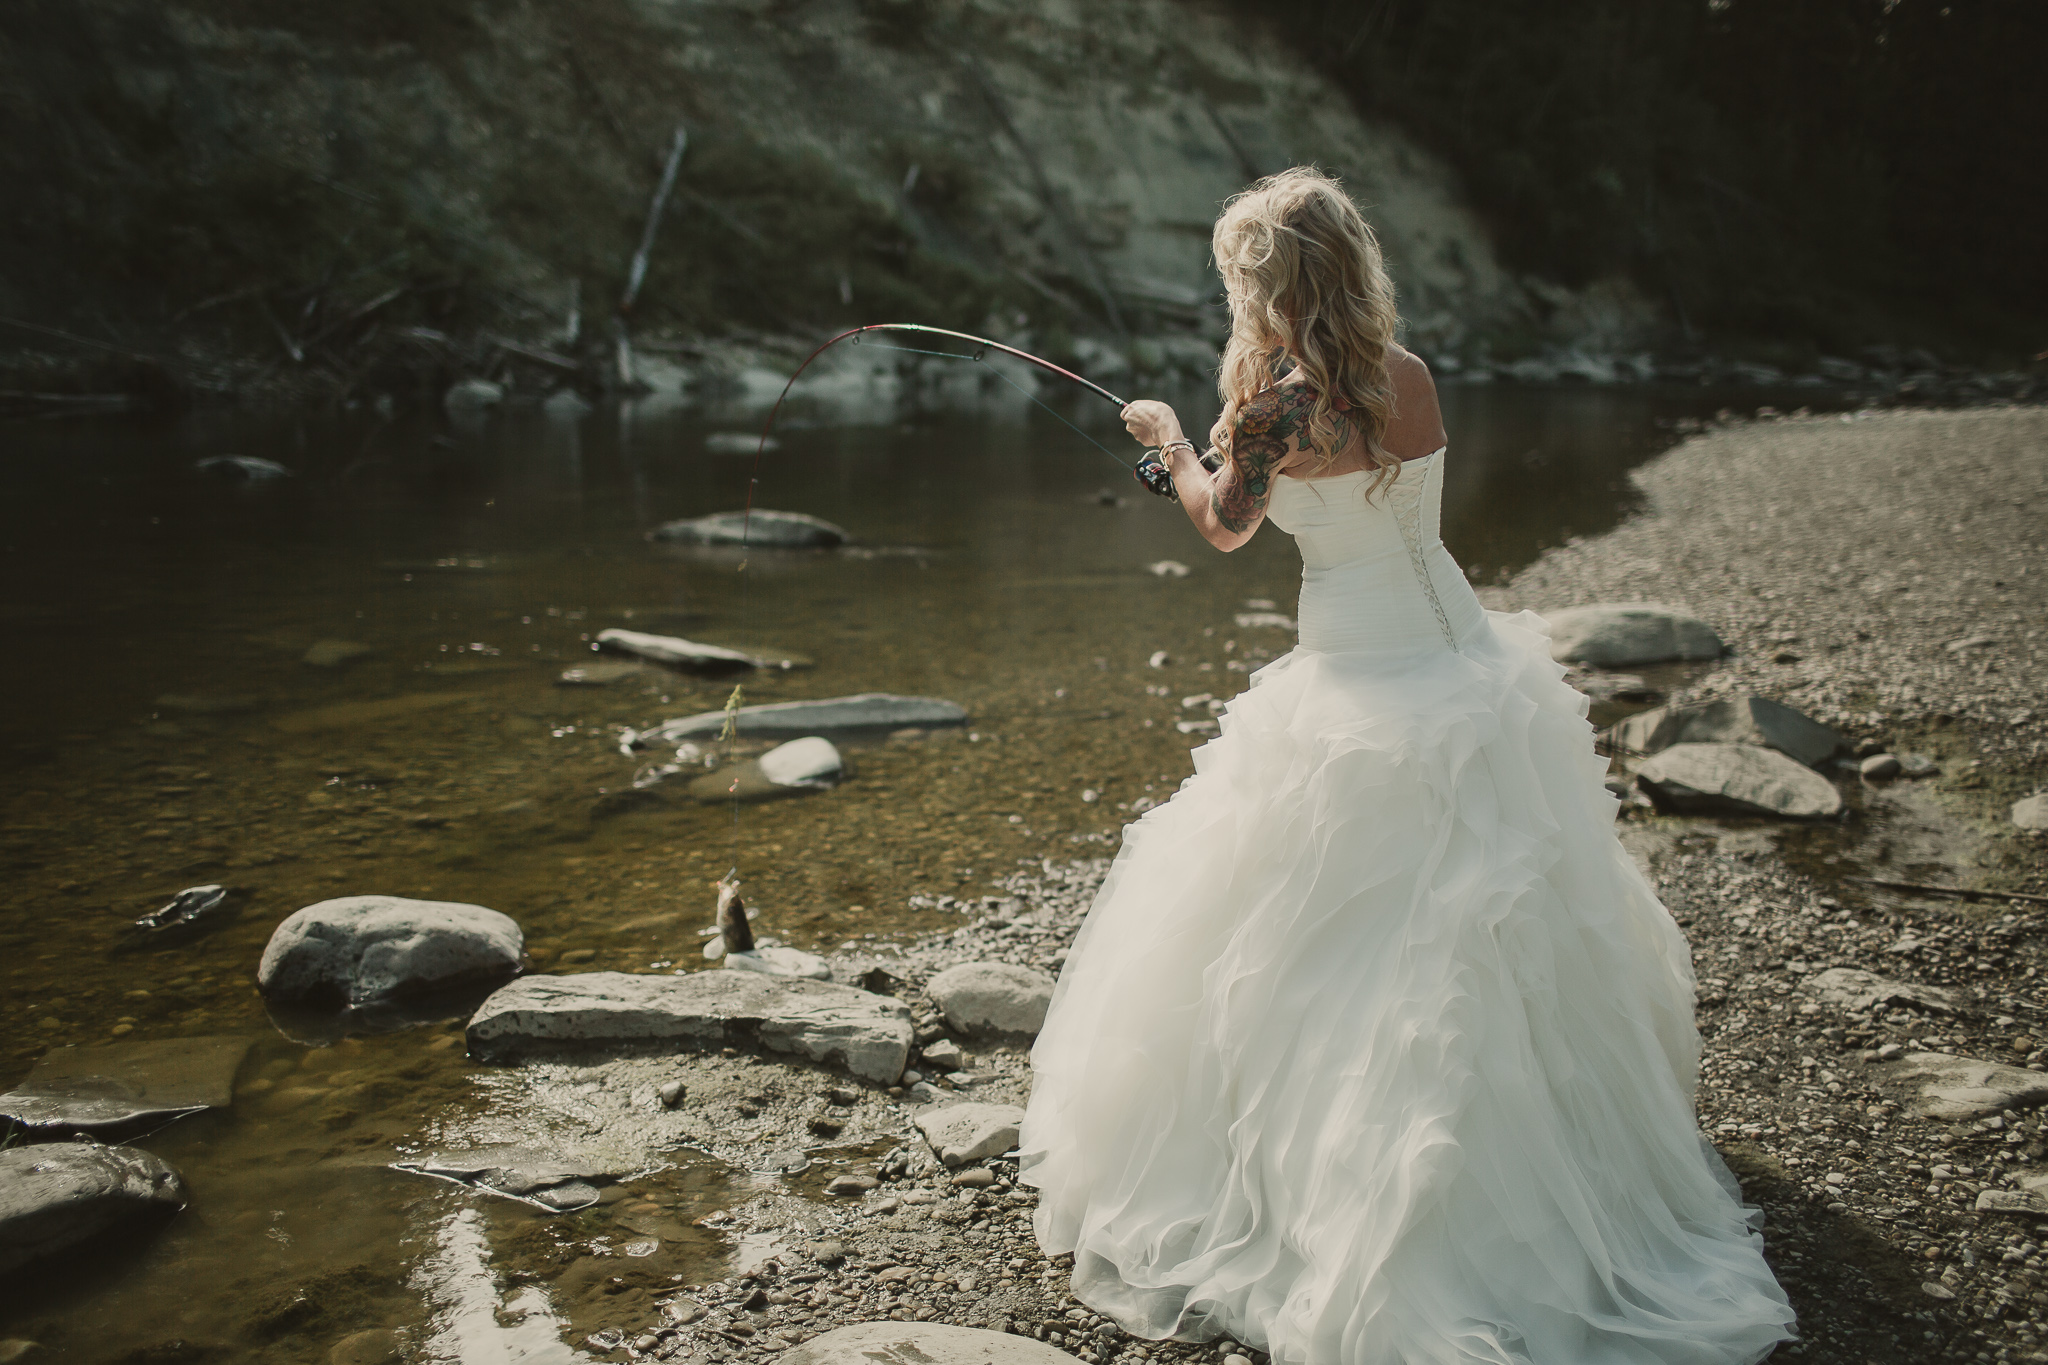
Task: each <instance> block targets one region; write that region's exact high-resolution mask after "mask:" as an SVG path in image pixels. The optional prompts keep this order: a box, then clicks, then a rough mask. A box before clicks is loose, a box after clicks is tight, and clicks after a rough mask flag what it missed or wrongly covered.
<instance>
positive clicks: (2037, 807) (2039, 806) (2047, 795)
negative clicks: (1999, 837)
mask: <svg viewBox="0 0 2048 1365" xmlns="http://www.w3.org/2000/svg"><path fill="white" fill-rule="evenodd" d="M2012 822H2013V823H2014V824H2015V825H2018V826H2019V827H2020V828H2021V829H2034V830H2040V829H2048V792H2041V793H2038V794H2037V795H2034V796H2029V797H2028V798H2026V799H2025V800H2024V801H2015V802H2013V803H2012Z"/></svg>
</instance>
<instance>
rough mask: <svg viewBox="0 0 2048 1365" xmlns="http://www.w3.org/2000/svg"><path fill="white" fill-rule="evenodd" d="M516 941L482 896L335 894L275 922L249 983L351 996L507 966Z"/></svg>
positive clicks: (483, 974)
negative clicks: (479, 901) (473, 899)
mask: <svg viewBox="0 0 2048 1365" xmlns="http://www.w3.org/2000/svg"><path fill="white" fill-rule="evenodd" d="M525 950H526V944H525V938H524V936H523V935H522V934H521V933H520V931H519V926H518V924H516V923H514V922H513V920H512V918H511V917H510V916H508V915H501V914H499V913H498V912H497V911H496V910H487V909H485V908H484V907H483V906H481V905H465V904H462V903H461V902H458V901H423V900H412V899H409V898H407V897H404V896H343V897H340V898H339V899H336V900H327V901H320V902H319V903H317V904H315V905H309V906H307V907H306V908H305V909H303V910H300V911H298V912H296V913H295V914H292V915H290V916H288V917H287V918H286V919H285V921H284V923H282V924H280V925H278V926H277V929H276V931H275V932H274V933H272V934H271V936H270V944H269V946H268V947H266V948H264V950H263V961H262V963H261V965H259V966H258V967H257V969H256V984H257V985H258V986H259V987H260V988H261V989H262V991H263V993H264V994H265V995H268V996H271V997H273V998H276V999H281V1000H303V1001H308V1002H334V1003H342V1004H348V1005H358V1004H363V1003H366V1002H369V1001H374V1000H379V999H382V998H384V997H387V996H397V995H407V994H416V993H419V992H423V991H430V990H438V989H442V988H445V987H449V986H457V985H462V984H465V983H468V982H476V981H487V980H490V979H491V978H493V977H501V976H509V975H511V974H512V973H514V972H516V971H518V970H519V965H520V959H521V957H522V955H523V954H524V952H525Z"/></svg>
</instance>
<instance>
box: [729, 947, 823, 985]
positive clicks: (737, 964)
mask: <svg viewBox="0 0 2048 1365" xmlns="http://www.w3.org/2000/svg"><path fill="white" fill-rule="evenodd" d="M720 960H721V962H722V963H723V964H724V965H725V966H727V967H729V968H731V969H732V970H733V971H736V972H759V973H761V974H762V975H763V976H800V977H803V978H805V979H807V980H810V981H830V980H831V979H832V964H831V963H829V962H827V961H826V960H825V959H824V958H822V957H819V956H818V955H817V954H816V953H806V952H800V951H798V950H797V949H795V948H754V949H752V950H750V951H748V952H744V953H726V954H724V955H723V957H722V958H721V959H720Z"/></svg>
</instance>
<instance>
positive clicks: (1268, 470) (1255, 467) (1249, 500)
mask: <svg viewBox="0 0 2048 1365" xmlns="http://www.w3.org/2000/svg"><path fill="white" fill-rule="evenodd" d="M1314 403H1315V395H1314V394H1313V393H1311V392H1309V389H1308V387H1307V386H1306V385H1304V384H1286V385H1278V386H1275V387H1273V388H1270V389H1267V390H1266V391H1265V392H1264V393H1261V394H1259V395H1257V396H1256V397H1254V398H1253V399H1252V400H1251V401H1250V402H1249V403H1246V404H1245V405H1244V406H1243V407H1242V408H1240V409H1238V413H1237V429H1236V431H1235V432H1234V433H1233V434H1232V436H1231V439H1230V462H1229V463H1228V464H1226V465H1225V466H1224V467H1223V471H1222V473H1220V474H1219V475H1218V476H1217V478H1216V483H1215V489H1214V491H1213V492H1211V493H1210V495H1209V508H1210V510H1211V511H1213V512H1214V513H1215V514H1216V520H1217V521H1218V522H1220V523H1221V524H1222V526H1223V529H1224V530H1226V531H1229V532H1232V533H1233V534H1238V533H1242V532H1244V531H1248V530H1250V529H1251V528H1252V526H1253V525H1254V524H1255V523H1256V522H1257V521H1258V519H1259V517H1260V515H1261V514H1262V513H1264V512H1265V510H1266V504H1267V502H1269V501H1270V500H1271V499H1272V496H1273V480H1274V479H1275V478H1276V477H1278V476H1279V472H1280V466H1281V465H1283V464H1285V463H1286V462H1287V457H1288V456H1289V455H1290V454H1292V453H1293V451H1294V450H1295V449H1297V448H1306V447H1307V445H1308V418H1309V410H1310V408H1311V407H1312V406H1313V405H1314ZM1336 416H1337V421H1338V423H1339V434H1340V436H1342V437H1348V436H1349V432H1348V431H1347V430H1346V429H1345V425H1346V423H1347V419H1346V418H1345V417H1344V416H1343V415H1342V414H1341V413H1340V414H1336Z"/></svg>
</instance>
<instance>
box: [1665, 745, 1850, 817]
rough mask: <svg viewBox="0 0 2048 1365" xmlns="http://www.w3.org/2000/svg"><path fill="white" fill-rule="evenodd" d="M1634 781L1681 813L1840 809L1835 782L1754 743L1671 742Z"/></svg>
mask: <svg viewBox="0 0 2048 1365" xmlns="http://www.w3.org/2000/svg"><path fill="white" fill-rule="evenodd" d="M1636 785H1637V786H1638V787H1640V788H1642V789H1643V791H1644V792H1646V793H1648V795H1649V797H1650V799H1651V800H1652V801H1654V802H1656V803H1657V804H1658V805H1659V806H1662V807H1665V808H1667V809H1670V810H1675V811H1678V812H1681V813H1700V814H1716V813H1720V814H1731V815H1767V816H1776V817H1778V818H1781V819H1789V820H1824V819H1828V818H1830V817H1832V816H1835V815H1839V814H1840V813H1841V811H1842V794H1841V793H1840V792H1838V791H1836V790H1835V784H1834V783H1832V782H1830V781H1828V780H1827V779H1826V778H1825V777H1822V776H1821V775H1820V774H1819V773H1817V772H1815V771H1814V770H1813V769H1811V768H1809V767H1807V766H1806V765H1805V764H1804V763H1801V762H1800V761H1799V760H1798V759H1796V758H1792V757H1790V756H1789V755H1786V754H1781V753H1779V752H1778V751H1777V750H1776V749H1765V748H1762V747H1760V746H1758V745H1754V744H1674V745H1672V746H1671V747H1670V748H1668V749H1666V750H1665V751H1664V752H1662V753H1660V754H1655V755H1653V756H1652V757H1651V758H1650V759H1649V760H1648V761H1646V762H1645V763H1644V764H1643V765H1642V766H1641V767H1640V768H1638V769H1636Z"/></svg>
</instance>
